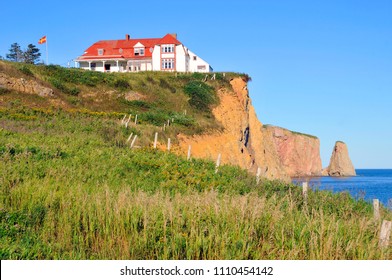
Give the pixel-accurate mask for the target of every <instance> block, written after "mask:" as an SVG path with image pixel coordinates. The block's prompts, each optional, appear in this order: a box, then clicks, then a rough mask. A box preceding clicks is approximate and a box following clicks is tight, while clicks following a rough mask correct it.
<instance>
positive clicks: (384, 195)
mask: <svg viewBox="0 0 392 280" xmlns="http://www.w3.org/2000/svg"><path fill="white" fill-rule="evenodd" d="M356 173H357V176H355V177H312V178H307V179H306V181H308V182H309V186H310V187H311V188H313V189H319V190H330V191H333V192H344V191H345V192H349V193H350V194H351V195H352V196H353V197H354V198H357V199H365V200H367V201H372V200H373V199H375V198H377V199H379V200H380V202H381V203H382V204H384V206H386V207H388V208H391V209H392V169H356ZM304 180H305V179H304V178H296V179H294V180H293V182H294V183H297V184H300V183H301V182H303V181H304Z"/></svg>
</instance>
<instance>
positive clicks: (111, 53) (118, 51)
mask: <svg viewBox="0 0 392 280" xmlns="http://www.w3.org/2000/svg"><path fill="white" fill-rule="evenodd" d="M138 43H140V44H142V45H143V46H144V55H135V51H134V46H135V45H136V44H138ZM162 44H175V45H181V42H180V41H178V40H177V39H176V38H175V37H173V35H171V34H167V35H165V36H164V37H163V38H149V39H123V40H102V41H98V42H96V43H94V44H93V45H91V46H90V47H89V48H88V49H87V50H86V51H85V52H84V54H83V55H81V56H80V57H79V58H78V60H93V59H99V60H101V59H114V58H116V59H144V58H152V51H153V50H154V46H156V45H162ZM99 49H102V50H103V54H102V55H99V54H98V50H99Z"/></svg>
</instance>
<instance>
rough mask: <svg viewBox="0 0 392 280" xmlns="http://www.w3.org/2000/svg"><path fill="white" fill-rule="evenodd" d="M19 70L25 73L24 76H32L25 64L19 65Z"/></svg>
mask: <svg viewBox="0 0 392 280" xmlns="http://www.w3.org/2000/svg"><path fill="white" fill-rule="evenodd" d="M19 71H20V72H22V73H23V74H25V75H26V76H29V77H34V74H33V72H31V70H30V68H29V67H27V66H26V65H23V66H21V67H19Z"/></svg>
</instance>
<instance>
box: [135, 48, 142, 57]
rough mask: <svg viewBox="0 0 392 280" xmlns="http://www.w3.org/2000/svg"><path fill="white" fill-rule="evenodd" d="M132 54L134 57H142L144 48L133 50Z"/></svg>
mask: <svg viewBox="0 0 392 280" xmlns="http://www.w3.org/2000/svg"><path fill="white" fill-rule="evenodd" d="M134 54H135V56H144V48H135V49H134Z"/></svg>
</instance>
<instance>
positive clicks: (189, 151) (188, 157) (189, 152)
mask: <svg viewBox="0 0 392 280" xmlns="http://www.w3.org/2000/svg"><path fill="white" fill-rule="evenodd" d="M191 149H192V146H191V145H189V147H188V155H187V157H186V159H187V160H190V159H191Z"/></svg>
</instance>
